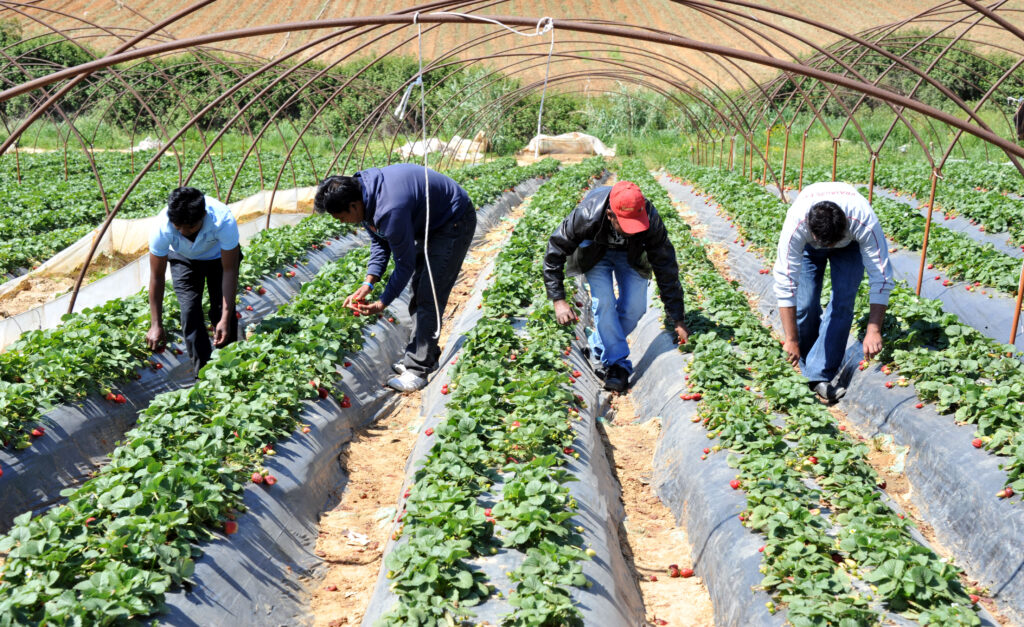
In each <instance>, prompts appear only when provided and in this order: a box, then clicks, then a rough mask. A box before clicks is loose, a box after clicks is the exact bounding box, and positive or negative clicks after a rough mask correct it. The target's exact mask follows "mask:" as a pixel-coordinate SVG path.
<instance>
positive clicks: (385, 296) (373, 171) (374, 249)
mask: <svg viewBox="0 0 1024 627" xmlns="http://www.w3.org/2000/svg"><path fill="white" fill-rule="evenodd" d="M428 192H429V194H428ZM428 195H429V198H428ZM428 201H429V203H428ZM428 204H429V208H430V212H429V226H430V228H429V230H428V229H427V219H428V214H427V207H428ZM313 208H314V210H315V211H316V212H317V213H329V214H331V216H333V217H335V218H337V219H338V220H341V221H342V222H348V223H350V224H355V223H362V224H363V225H364V226H365V227H366V230H367V231H369V233H370V238H371V244H370V262H369V264H368V266H367V268H366V279H365V280H364V281H363V284H362V285H361V286H360V287H359V289H357V290H356V291H355V292H353V293H352V294H351V295H350V296H349V297H348V298H346V299H345V306H346V307H351V308H353V309H354V310H356V311H358V312H359V313H361V314H377V313H380V312H381V311H383V310H384V308H385V307H387V306H388V305H390V304H391V303H392V302H393V301H394V300H395V299H396V298H398V295H399V294H401V293H402V290H403V289H405V286H406V285H407V284H408V283H409V281H410V279H411V280H412V290H413V293H412V299H411V300H410V301H409V314H410V315H411V316H412V318H413V331H412V338H411V339H410V341H409V345H408V346H407V347H406V349H405V357H404V358H403V359H402V361H400V362H399V363H396V364H395V365H394V366H393V368H394V370H395V372H396V373H397V374H398V376H396V377H392V378H391V379H390V380H388V385H389V386H391V387H392V388H394V389H396V390H398V391H400V392H412V391H415V390H419V389H421V388H423V386H425V385H426V384H427V375H428V374H430V373H431V372H433V371H434V370H435V369H437V360H438V358H439V357H440V356H441V348H440V347H439V346H438V343H437V338H436V337H435V331H437V330H438V326H439V325H438V319H437V312H443V311H444V308H445V306H446V305H447V304H448V296H449V294H451V291H452V287H454V286H455V280H456V278H458V276H459V270H460V269H461V268H462V262H463V260H464V259H465V258H466V252H467V251H468V250H469V245H470V244H471V243H472V241H473V233H474V232H475V230H476V209H474V208H473V203H472V202H470V200H469V195H468V194H467V193H466V190H464V189H462V187H460V186H459V184H458V183H456V182H455V181H453V180H452V179H450V178H448V177H447V176H445V175H443V174H439V173H437V172H434V171H433V170H430V169H428V168H424V167H423V166H421V165H415V164H411V163H398V164H395V165H389V166H387V167H384V168H369V169H367V170H362V171H360V172H356V173H355V174H354V175H353V176H331V177H328V178H326V179H324V181H323V182H322V183H320V186H319V188H318V189H317V192H316V198H315V199H314V202H313ZM424 244H426V251H425V252H424ZM392 256H393V257H394V259H395V267H394V270H393V271H392V272H391V278H389V279H388V282H387V285H385V286H384V291H383V292H382V293H381V295H380V300H378V301H373V302H366V297H367V296H369V295H370V294H372V293H373V291H374V288H375V287H376V284H377V282H378V281H379V280H380V277H381V276H382V275H383V274H384V269H385V268H386V267H387V265H388V259H389V258H390V257H392ZM428 260H429V262H430V272H429V273H428V272H427V261H428ZM430 275H433V285H431V277H430ZM435 297H436V301H435Z"/></svg>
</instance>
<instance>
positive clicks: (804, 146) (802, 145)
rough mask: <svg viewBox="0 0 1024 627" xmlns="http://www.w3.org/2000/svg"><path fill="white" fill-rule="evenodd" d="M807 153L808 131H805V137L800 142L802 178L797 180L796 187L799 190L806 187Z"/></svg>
mask: <svg viewBox="0 0 1024 627" xmlns="http://www.w3.org/2000/svg"><path fill="white" fill-rule="evenodd" d="M806 154H807V131H804V139H803V141H802V142H800V179H799V180H798V181H797V184H796V188H797V190H799V191H803V189H804V155H806Z"/></svg>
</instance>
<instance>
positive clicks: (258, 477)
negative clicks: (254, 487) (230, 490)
mask: <svg viewBox="0 0 1024 627" xmlns="http://www.w3.org/2000/svg"><path fill="white" fill-rule="evenodd" d="M249 479H250V480H252V482H253V483H263V475H261V474H260V473H258V472H254V473H252V476H251V477H249Z"/></svg>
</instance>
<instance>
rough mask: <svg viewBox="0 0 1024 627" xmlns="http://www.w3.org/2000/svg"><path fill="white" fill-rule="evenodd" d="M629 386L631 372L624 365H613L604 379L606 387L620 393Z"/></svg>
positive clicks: (610, 390)
mask: <svg viewBox="0 0 1024 627" xmlns="http://www.w3.org/2000/svg"><path fill="white" fill-rule="evenodd" d="M627 388H629V373H628V372H626V369H625V368H623V367H622V366H611V367H609V368H608V374H607V375H606V376H605V379H604V389H606V390H608V391H609V392H617V393H619V394H621V393H623V392H625V391H626V389H627Z"/></svg>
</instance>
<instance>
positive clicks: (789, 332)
mask: <svg viewBox="0 0 1024 627" xmlns="http://www.w3.org/2000/svg"><path fill="white" fill-rule="evenodd" d="M779 317H780V318H782V331H783V332H784V333H785V334H786V339H787V340H799V339H800V338H799V337H797V330H796V307H779Z"/></svg>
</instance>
